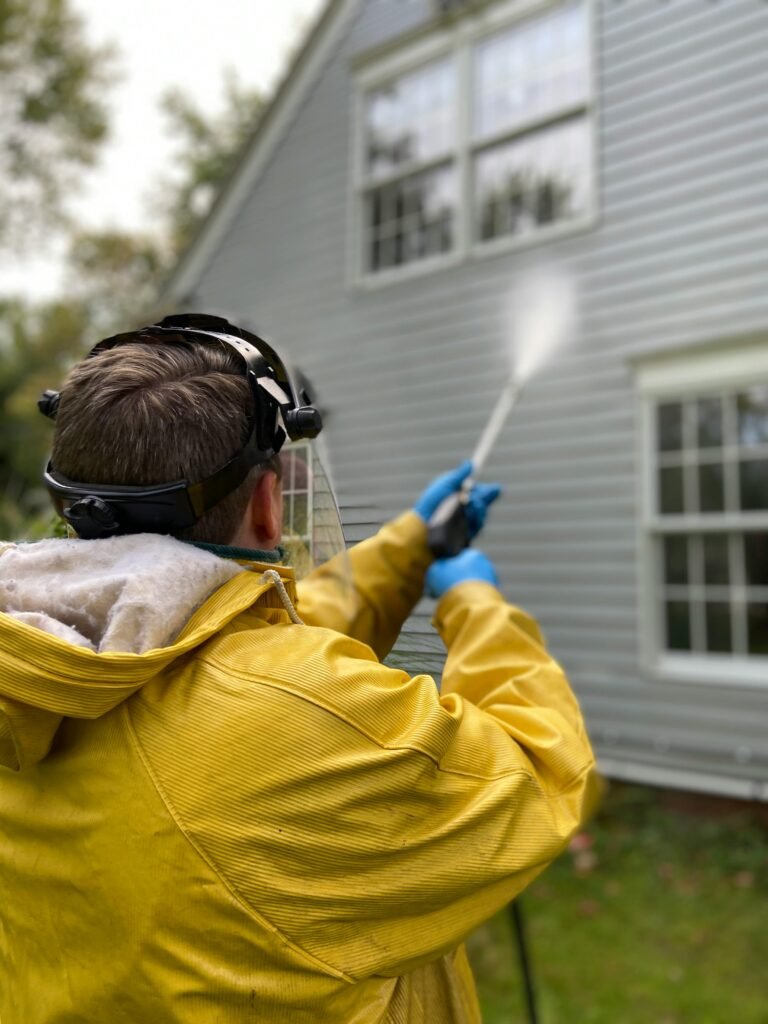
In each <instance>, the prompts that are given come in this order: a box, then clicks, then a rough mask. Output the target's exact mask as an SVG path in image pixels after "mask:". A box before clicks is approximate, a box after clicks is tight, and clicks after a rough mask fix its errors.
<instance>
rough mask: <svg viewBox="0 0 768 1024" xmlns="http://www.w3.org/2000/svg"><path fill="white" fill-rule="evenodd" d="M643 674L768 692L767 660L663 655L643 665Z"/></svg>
mask: <svg viewBox="0 0 768 1024" xmlns="http://www.w3.org/2000/svg"><path fill="white" fill-rule="evenodd" d="M645 671H646V673H647V674H648V675H649V676H651V677H652V678H653V679H654V680H657V681H659V682H669V683H683V684H694V685H696V686H718V687H720V688H721V689H730V688H732V687H735V686H739V687H749V688H750V689H761V690H765V689H768V657H765V658H750V659H746V658H739V657H729V656H728V655H710V656H707V657H703V656H701V655H685V654H662V655H660V656H659V658H658V659H657V660H656V661H654V662H651V663H649V664H646V665H645Z"/></svg>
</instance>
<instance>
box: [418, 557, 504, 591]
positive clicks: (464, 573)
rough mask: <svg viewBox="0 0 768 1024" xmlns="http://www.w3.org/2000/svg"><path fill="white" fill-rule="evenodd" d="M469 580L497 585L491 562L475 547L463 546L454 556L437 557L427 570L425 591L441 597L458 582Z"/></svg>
mask: <svg viewBox="0 0 768 1024" xmlns="http://www.w3.org/2000/svg"><path fill="white" fill-rule="evenodd" d="M469 580H476V581H480V582H481V583H492V584H493V586H494V587H497V586H498V585H499V578H498V576H497V575H496V570H495V569H494V567H493V563H492V562H491V560H490V559H489V558H488V556H487V555H484V554H483V552H482V551H478V550H477V548H465V549H464V551H462V552H461V554H460V555H456V557H455V558H438V559H437V561H436V562H433V563H432V565H431V566H430V567H429V569H428V570H427V582H426V586H425V590H426V592H427V593H428V594H429V596H430V597H442V596H443V594H447V593H448V591H449V590H450V589H451V588H452V587H455V586H457V584H459V583H466V582H468V581H469Z"/></svg>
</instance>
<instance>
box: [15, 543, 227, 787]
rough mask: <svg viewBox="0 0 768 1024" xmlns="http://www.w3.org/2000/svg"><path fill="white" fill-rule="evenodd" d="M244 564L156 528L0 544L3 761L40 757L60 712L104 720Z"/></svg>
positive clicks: (174, 652) (163, 663)
mask: <svg viewBox="0 0 768 1024" xmlns="http://www.w3.org/2000/svg"><path fill="white" fill-rule="evenodd" d="M242 572H243V569H242V566H240V565H238V564H237V563H236V562H233V561H228V560H226V559H223V558H219V557H217V556H216V555H214V554H211V553H209V552H207V551H201V550H198V549H197V548H195V547H192V546H190V545H188V544H184V543H183V542H181V541H178V540H175V539H174V538H172V537H164V536H157V535H151V534H144V535H138V536H126V537H114V538H110V539H106V540H92V541H88V540H46V541H41V542H39V543H37V544H3V545H0V613H1V614H0V765H3V766H5V767H7V768H11V769H13V770H15V771H18V770H20V769H22V768H25V767H28V766H30V765H32V764H35V763H37V762H38V761H40V760H42V759H43V758H44V757H45V756H46V754H47V753H48V751H49V749H50V746H51V743H52V741H53V737H54V735H55V733H56V730H57V729H58V726H59V724H60V722H61V720H62V717H63V716H65V715H67V716H69V717H74V718H98V717H100V716H101V715H103V714H106V713H107V712H109V711H111V710H112V709H113V708H115V707H116V706H117V705H118V704H120V703H121V702H122V701H124V700H126V699H127V698H128V697H130V696H131V694H133V693H135V692H136V690H138V689H139V688H140V687H141V686H142V685H144V684H145V683H146V682H148V681H149V680H150V679H151V678H153V677H154V676H155V675H156V674H157V673H158V672H159V671H162V670H163V669H164V668H166V667H167V665H168V663H169V662H170V661H171V660H172V659H173V658H175V657H177V656H178V655H179V654H180V653H183V652H184V651H185V650H187V649H188V646H189V645H179V644H178V643H175V641H177V640H178V638H179V634H180V632H181V631H182V630H183V628H184V626H185V624H186V623H187V622H188V621H189V619H190V617H191V616H192V615H193V614H194V612H195V611H196V609H198V608H199V607H200V606H201V605H202V604H203V603H204V602H205V600H206V599H207V598H208V597H209V596H210V594H212V593H213V592H214V591H215V590H217V589H218V588H219V587H221V586H223V585H224V584H225V583H227V582H228V581H229V580H231V579H233V577H235V576H237V575H241V574H242ZM198 642H199V641H198ZM150 652H153V654H154V656H153V655H152V654H150Z"/></svg>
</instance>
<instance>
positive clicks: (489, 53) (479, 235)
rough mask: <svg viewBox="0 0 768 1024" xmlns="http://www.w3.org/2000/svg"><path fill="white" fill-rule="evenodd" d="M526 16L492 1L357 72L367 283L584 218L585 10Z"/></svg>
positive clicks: (589, 195)
mask: <svg viewBox="0 0 768 1024" xmlns="http://www.w3.org/2000/svg"><path fill="white" fill-rule="evenodd" d="M527 6H528V13H527V14H526V15H522V14H521V13H520V4H519V3H517V4H514V5H513V6H512V7H511V8H510V6H509V5H502V4H497V5H491V6H490V7H488V8H486V9H485V10H484V11H483V12H482V13H480V12H478V13H476V14H475V15H474V16H473V17H471V18H465V19H463V20H462V21H460V22H458V23H457V25H456V26H455V27H454V28H451V29H445V30H443V32H442V33H440V34H436V35H435V37H434V39H433V40H432V41H431V43H430V44H428V45H426V46H425V45H423V44H422V45H421V46H419V47H417V49H416V50H414V51H413V52H405V53H402V54H400V55H399V56H398V57H397V59H395V60H394V61H393V59H392V58H390V59H388V60H387V61H385V62H384V64H383V65H382V66H378V67H373V68H368V69H366V71H365V72H364V73H362V74H361V76H360V88H361V104H360V107H361V122H362V124H361V130H360V138H361V139H362V146H361V154H360V159H359V164H358V170H359V174H358V177H359V182H358V185H359V187H358V200H357V201H358V215H359V216H360V217H361V223H362V239H363V246H362V248H363V252H362V270H363V273H364V274H366V275H376V274H382V273H383V272H386V271H392V270H397V269H401V268H403V267H405V266H406V265H409V264H418V263H422V264H424V263H428V262H430V261H432V262H434V261H436V260H441V259H442V260H446V259H448V258H454V259H455V258H461V257H462V256H463V255H466V254H467V253H468V252H469V251H470V250H472V251H476V252H483V251H487V250H489V247H490V246H489V243H491V242H498V241H499V240H508V242H511V243H513V244H517V243H519V242H520V241H521V240H522V241H524V240H525V239H527V238H529V237H531V236H534V235H535V236H537V237H539V236H541V233H542V232H544V231H547V230H549V231H552V229H553V228H557V229H560V228H562V227H568V226H573V225H584V224H585V223H586V222H588V220H589V218H590V217H591V214H592V209H593V205H594V204H593V193H594V180H593V179H594V173H593V143H592V116H591V93H592V87H591V59H590V25H589V13H590V10H589V0H560V2H556V3H553V2H548V3H543V2H539V3H536V4H534V5H533V9H532V10H531V5H530V4H528V5H527ZM510 18H512V20H510Z"/></svg>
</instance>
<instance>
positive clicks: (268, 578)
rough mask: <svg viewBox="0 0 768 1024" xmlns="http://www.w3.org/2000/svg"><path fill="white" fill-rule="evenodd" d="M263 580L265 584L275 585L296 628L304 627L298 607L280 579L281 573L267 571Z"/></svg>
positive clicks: (274, 570) (263, 574) (272, 570)
mask: <svg viewBox="0 0 768 1024" xmlns="http://www.w3.org/2000/svg"><path fill="white" fill-rule="evenodd" d="M261 578H262V580H263V581H264V582H265V583H274V585H275V589H276V590H277V593H278V595H279V596H280V600H281V601H282V602H283V607H284V608H285V610H286V611H287V612H288V616H289V618H290V620H291V622H292V623H293V624H294V625H296V626H303V625H304V622H303V621H302V619H300V618H299V613H298V612H297V611H296V607H295V606H294V603H293V601H292V600H291V599H290V597H289V595H288V591H287V590H286V589H285V584H284V583H283V581H282V579H281V578H280V573H279V572H277V570H276V569H267V570H266V572H264V573H262V576H261Z"/></svg>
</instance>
